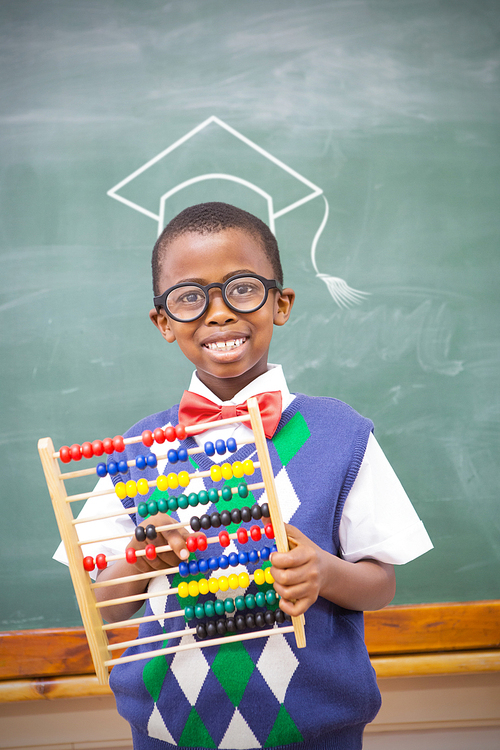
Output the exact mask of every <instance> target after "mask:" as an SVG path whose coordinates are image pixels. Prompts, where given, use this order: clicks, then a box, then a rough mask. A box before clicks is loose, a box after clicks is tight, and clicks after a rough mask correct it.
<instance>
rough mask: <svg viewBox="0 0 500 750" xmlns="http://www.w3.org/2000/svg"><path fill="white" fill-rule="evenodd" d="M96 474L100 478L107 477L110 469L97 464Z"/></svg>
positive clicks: (104, 465)
mask: <svg viewBox="0 0 500 750" xmlns="http://www.w3.org/2000/svg"><path fill="white" fill-rule="evenodd" d="M95 472H96V474H97V476H98V477H105V476H106V474H107V473H108V467H107V466H106V464H97V466H96V467H95Z"/></svg>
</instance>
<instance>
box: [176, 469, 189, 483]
mask: <svg viewBox="0 0 500 750" xmlns="http://www.w3.org/2000/svg"><path fill="white" fill-rule="evenodd" d="M178 479H179V484H180V486H181V487H187V486H188V484H189V482H190V479H189V473H188V472H187V471H180V472H179V475H178Z"/></svg>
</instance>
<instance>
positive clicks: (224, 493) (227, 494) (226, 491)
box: [221, 487, 233, 502]
mask: <svg viewBox="0 0 500 750" xmlns="http://www.w3.org/2000/svg"><path fill="white" fill-rule="evenodd" d="M221 497H222V499H223V500H225V501H226V502H228V501H229V500H232V499H233V493H232V492H231V487H223V488H222V490H221Z"/></svg>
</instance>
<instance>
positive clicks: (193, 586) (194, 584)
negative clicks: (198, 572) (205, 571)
mask: <svg viewBox="0 0 500 750" xmlns="http://www.w3.org/2000/svg"><path fill="white" fill-rule="evenodd" d="M188 591H189V596H198V594H199V593H200V589H199V586H198V581H189V583H188Z"/></svg>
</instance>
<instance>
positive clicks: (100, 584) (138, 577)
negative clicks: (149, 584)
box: [90, 568, 165, 589]
mask: <svg viewBox="0 0 500 750" xmlns="http://www.w3.org/2000/svg"><path fill="white" fill-rule="evenodd" d="M164 575H165V569H164V568H162V569H161V570H150V571H148V572H147V573H136V574H135V575H133V576H123V578H113V579H112V580H110V581H99V579H98V580H97V581H96V582H95V583H91V584H90V588H91V589H102V588H106V586H119V585H120V584H121V583H133V582H134V581H146V580H147V579H148V578H159V577H161V576H164Z"/></svg>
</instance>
